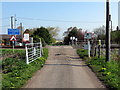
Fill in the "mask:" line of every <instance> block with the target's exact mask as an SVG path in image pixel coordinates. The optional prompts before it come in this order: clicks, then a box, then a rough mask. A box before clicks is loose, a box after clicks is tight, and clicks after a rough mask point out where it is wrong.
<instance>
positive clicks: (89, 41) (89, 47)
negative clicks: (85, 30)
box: [88, 40, 90, 57]
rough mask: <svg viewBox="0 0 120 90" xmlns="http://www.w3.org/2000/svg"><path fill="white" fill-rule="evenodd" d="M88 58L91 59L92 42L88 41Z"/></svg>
mask: <svg viewBox="0 0 120 90" xmlns="http://www.w3.org/2000/svg"><path fill="white" fill-rule="evenodd" d="M88 57H90V41H89V40H88Z"/></svg>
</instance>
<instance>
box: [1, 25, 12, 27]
mask: <svg viewBox="0 0 120 90" xmlns="http://www.w3.org/2000/svg"><path fill="white" fill-rule="evenodd" d="M8 26H10V25H4V26H0V27H8Z"/></svg>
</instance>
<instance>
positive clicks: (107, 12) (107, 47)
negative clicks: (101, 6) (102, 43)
mask: <svg viewBox="0 0 120 90" xmlns="http://www.w3.org/2000/svg"><path fill="white" fill-rule="evenodd" d="M109 21H110V14H109V0H106V61H110V29H109Z"/></svg>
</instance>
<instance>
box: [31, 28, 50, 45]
mask: <svg viewBox="0 0 120 90" xmlns="http://www.w3.org/2000/svg"><path fill="white" fill-rule="evenodd" d="M32 36H33V38H34V42H35V41H36V40H38V39H39V38H43V39H44V41H45V43H47V44H51V43H52V36H51V34H50V33H49V31H48V30H47V29H46V28H44V27H40V28H37V30H35V31H34V32H33V35H32Z"/></svg>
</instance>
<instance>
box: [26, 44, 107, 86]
mask: <svg viewBox="0 0 120 90" xmlns="http://www.w3.org/2000/svg"><path fill="white" fill-rule="evenodd" d="M24 88H105V87H104V86H103V85H102V83H101V82H100V81H99V80H98V79H97V77H96V76H95V74H94V73H93V72H92V71H91V70H90V69H89V68H88V67H87V66H86V65H85V64H84V61H82V60H81V59H80V58H79V56H78V55H77V54H76V50H75V49H73V48H72V47H71V46H49V57H48V60H47V61H46V63H45V65H44V67H43V68H42V69H41V70H39V71H38V72H37V73H36V74H35V75H34V76H33V77H32V78H31V79H30V80H29V81H28V83H27V84H26V85H25V87H24Z"/></svg>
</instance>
